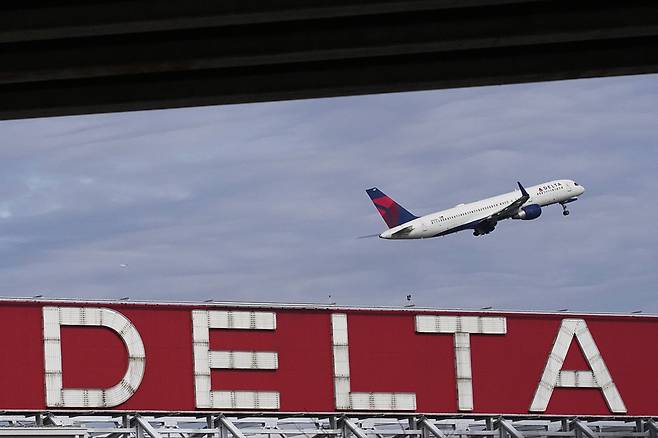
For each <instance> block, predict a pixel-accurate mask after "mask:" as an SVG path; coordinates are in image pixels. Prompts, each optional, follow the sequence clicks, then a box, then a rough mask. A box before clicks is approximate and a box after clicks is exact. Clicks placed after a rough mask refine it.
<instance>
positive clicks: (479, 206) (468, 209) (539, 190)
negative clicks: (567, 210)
mask: <svg viewBox="0 0 658 438" xmlns="http://www.w3.org/2000/svg"><path fill="white" fill-rule="evenodd" d="M526 190H527V192H528V194H529V195H530V199H528V200H527V201H526V202H525V203H524V204H523V206H527V205H532V204H537V205H540V206H541V207H544V206H547V205H551V204H557V203H566V202H571V201H573V200H575V198H576V197H577V196H580V195H581V194H583V192H584V191H585V189H584V188H583V186H581V185H578V184H576V183H575V182H574V181H572V180H566V179H561V180H555V181H549V182H547V183H543V184H539V185H536V186H532V187H527V188H526ZM520 197H521V192H520V191H519V190H515V191H513V192H509V193H505V194H502V195H498V196H494V197H491V198H487V199H483V200H481V201H475V202H471V203H469V204H459V205H457V206H455V207H453V208H449V209H447V210H442V211H438V212H436V213H431V214H428V215H425V216H422V217H419V218H417V219H414V220H412V221H410V222H407V223H404V224H402V225H398V226H397V227H394V228H391V229H389V230H386V231H384V232H383V233H382V234H380V235H379V237H381V238H383V239H425V238H428V237H436V236H441V235H445V234H450V233H454V232H456V231H461V230H464V229H469V228H471V227H470V226H469V225H470V224H473V223H477V222H478V221H481V220H482V219H486V218H487V217H489V216H491V215H492V214H494V213H496V212H497V211H500V210H502V209H504V208H505V207H506V206H508V205H509V204H511V203H513V202H514V201H516V200H517V199H519V198H520ZM409 226H412V227H413V228H412V230H411V231H410V232H408V233H398V235H394V234H395V233H396V232H397V231H400V230H402V229H404V228H405V227H409Z"/></svg>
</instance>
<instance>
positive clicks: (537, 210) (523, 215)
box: [512, 204, 541, 221]
mask: <svg viewBox="0 0 658 438" xmlns="http://www.w3.org/2000/svg"><path fill="white" fill-rule="evenodd" d="M539 216H541V205H538V204H530V205H526V206H525V207H522V208H521V209H520V210H519V211H518V212H517V213H516V214H515V215H514V216H512V219H521V220H524V221H530V220H532V219H537V218H538V217H539Z"/></svg>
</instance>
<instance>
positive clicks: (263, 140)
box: [0, 75, 658, 312]
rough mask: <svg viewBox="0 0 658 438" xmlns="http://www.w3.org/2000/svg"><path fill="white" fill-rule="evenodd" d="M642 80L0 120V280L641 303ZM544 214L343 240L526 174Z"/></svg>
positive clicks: (652, 103)
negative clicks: (378, 204)
mask: <svg viewBox="0 0 658 438" xmlns="http://www.w3.org/2000/svg"><path fill="white" fill-rule="evenodd" d="M657 122H658V76H656V75H647V76H633V77H619V78H605V79H591V80H578V81H565V82H552V83H541V84H526V85H512V86H498V87H482V88H472V89H456V90H442V91H428V92H414V93H399V94H387V95H374V96H363V97H348V98H332V99H318V100H306V101H291V102H275V103H265V104H250V105H233V106H219V107H205V108H190V109H176V110H166V111H147V112H136V113H123V114H104V115H92V116H79V117H61V118H50V119H35V120H21V121H5V122H0V138H1V139H2V147H1V148H0V183H1V184H0V295H2V296H32V295H35V294H43V295H45V296H47V297H84V298H118V297H123V296H130V297H131V298H133V299H155V300H158V299H162V300H204V299H208V298H214V299H217V300H242V301H277V302H318V303H326V302H328V301H329V300H330V299H329V295H331V296H332V298H331V300H333V301H336V302H337V303H338V304H345V305H347V304H349V305H401V304H404V297H405V296H406V295H407V294H408V293H411V294H413V296H414V301H415V303H416V304H418V305H423V306H432V307H441V308H454V307H464V308H479V307H484V306H493V307H494V308H501V309H526V310H555V309H560V308H569V309H573V310H584V311H585V310H586V311H633V310H643V311H645V312H658V296H657V294H656V290H657V286H658V273H657V272H658V271H657V270H656V267H657V266H658V235H657V233H656V232H655V225H656V217H657V214H658V207H656V199H657V197H658V193H657V192H656V190H657V189H658V184H657V182H658V123H657ZM556 178H570V179H575V180H576V181H578V182H579V183H581V184H583V185H584V186H585V187H586V188H587V193H586V194H585V196H584V197H583V198H582V199H581V200H580V201H578V202H576V203H575V204H572V207H571V210H572V214H571V215H570V216H569V217H567V218H565V217H563V216H562V215H561V209H560V207H559V206H554V207H552V208H548V209H546V210H545V211H544V212H543V214H542V216H541V217H540V218H539V219H537V220H535V221H513V222H512V221H505V222H503V223H501V224H499V225H498V227H497V228H496V230H495V232H493V233H492V234H490V235H487V236H484V237H480V238H475V237H473V236H472V235H471V234H470V233H468V232H464V233H459V234H456V235H451V236H448V237H444V238H437V239H429V240H424V241H383V240H380V239H376V238H373V239H356V237H357V236H361V235H365V234H372V233H378V232H381V231H383V230H384V229H385V225H384V222H383V221H382V220H381V218H380V217H379V216H378V214H377V212H376V210H375V208H374V207H373V206H372V204H371V203H370V201H369V199H368V197H367V195H366V194H365V192H364V189H366V188H368V187H371V186H375V185H376V186H378V187H379V188H380V189H381V190H383V191H384V192H385V193H387V194H388V195H389V196H391V197H393V198H394V199H395V200H397V201H398V202H399V203H401V204H402V205H404V206H405V207H406V208H407V209H409V210H411V211H412V212H413V213H415V214H418V215H420V214H426V213H429V212H432V211H436V210H440V209H443V208H448V207H451V206H453V205H455V204H457V203H460V202H468V201H473V200H476V199H480V198H484V197H487V196H491V195H495V194H498V193H503V192H507V191H511V190H513V189H514V187H515V184H516V181H517V180H520V181H522V182H524V183H525V184H526V185H533V184H536V183H539V182H543V181H546V180H551V179H556Z"/></svg>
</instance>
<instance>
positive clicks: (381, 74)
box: [0, 0, 658, 120]
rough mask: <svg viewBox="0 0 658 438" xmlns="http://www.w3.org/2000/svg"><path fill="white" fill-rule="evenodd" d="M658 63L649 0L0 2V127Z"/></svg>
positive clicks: (553, 76) (656, 22)
mask: <svg viewBox="0 0 658 438" xmlns="http://www.w3.org/2000/svg"><path fill="white" fill-rule="evenodd" d="M259 3H260V4H259ZM657 71H658V2H655V1H635V0H626V1H623V2H621V1H617V2H605V1H589V0H583V1H579V2H566V1H535V0H517V1H513V0H459V1H457V0H409V1H394V0H331V1H329V0H280V1H277V2H265V1H262V2H247V1H244V0H235V1H229V0H224V1H219V2H212V1H201V0H188V1H185V2H170V1H155V2H129V1H101V0H98V1H89V0H88V1H80V0H68V1H64V0H59V1H50V2H44V1H29V0H28V1H22V2H14V3H11V4H10V3H8V2H7V3H6V4H5V3H3V4H2V5H0V120H2V119H14V118H29V117H42V116H57V115H71V114H88V113H100V112H112V111H132V110H144V109H156V108H174V107H186V106H198V105H214V104H231V103H245V102H262V101H272V100H283V99H304V98H316V97H329V96H345V95H358V94H368V93H384V92H397V91H410V90H427V89H441V88H453V87H471V86H481V85H495V84H511V83H521V82H534V81H548V80H561V79H573V78H588V77H599V76H610V75H626V74H641V73H653V72H657Z"/></svg>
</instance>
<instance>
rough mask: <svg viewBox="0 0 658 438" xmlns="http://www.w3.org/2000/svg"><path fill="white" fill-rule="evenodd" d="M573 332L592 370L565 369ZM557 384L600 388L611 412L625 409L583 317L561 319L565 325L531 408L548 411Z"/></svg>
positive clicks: (554, 346) (561, 329)
mask: <svg viewBox="0 0 658 438" xmlns="http://www.w3.org/2000/svg"><path fill="white" fill-rule="evenodd" d="M574 336H575V337H576V339H577V340H578V344H579V345H580V348H581V349H582V351H583V354H584V355H585V359H586V360H587V364H588V365H589V367H590V369H591V371H566V370H562V364H563V363H564V359H565V358H566V357H567V352H568V351H569V347H570V346H571V342H572V341H573V338H574ZM554 388H600V389H601V391H602V392H603V397H604V398H605V401H606V403H607V404H608V408H609V409H610V411H611V412H613V413H615V414H624V413H626V406H625V405H624V401H623V400H622V399H621V395H620V394H619V391H617V386H615V383H614V382H613V381H612V377H611V376H610V372H609V371H608V368H607V367H606V366H605V362H604V361H603V357H601V353H599V349H598V347H597V346H596V342H594V338H593V337H592V334H591V333H590V332H589V329H588V328H587V324H586V323H585V320H584V319H563V320H562V325H561V326H560V330H559V331H558V333H557V337H556V338H555V342H554V343H553V350H551V353H550V354H549V355H548V360H547V361H546V368H544V374H542V376H541V380H540V381H539V385H538V386H537V391H535V397H534V398H533V400H532V404H531V405H530V412H544V411H546V408H547V407H548V402H549V401H550V400H551V395H552V394H553V389H554Z"/></svg>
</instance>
